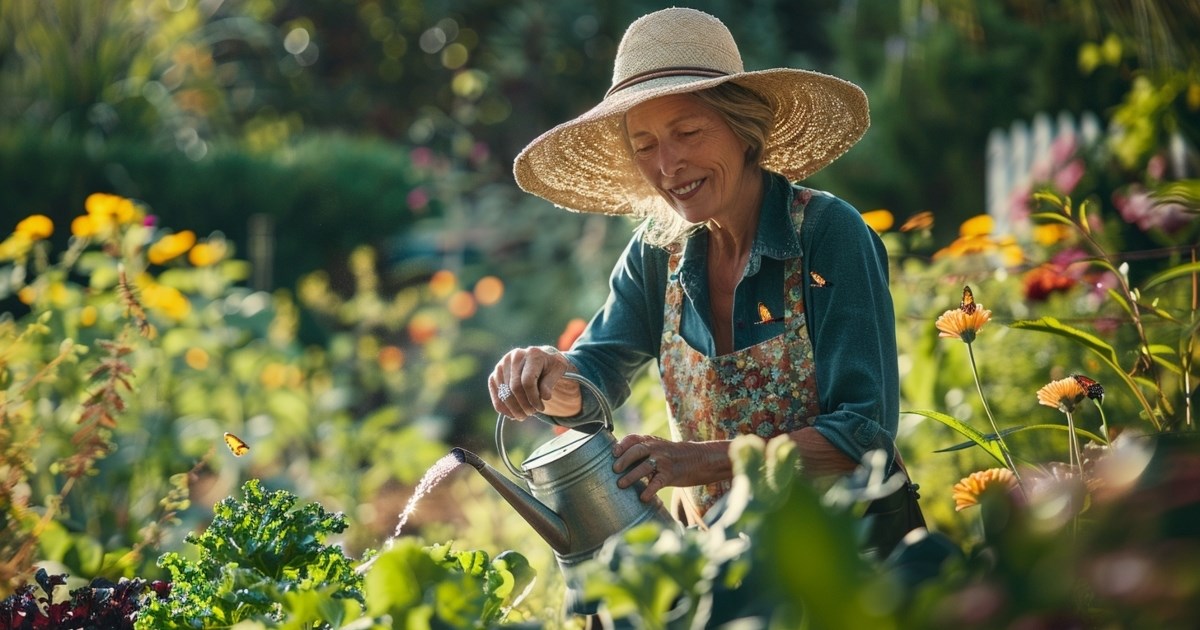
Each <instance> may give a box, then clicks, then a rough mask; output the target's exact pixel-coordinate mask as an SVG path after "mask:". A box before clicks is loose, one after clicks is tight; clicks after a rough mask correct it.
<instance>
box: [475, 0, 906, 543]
mask: <svg viewBox="0 0 1200 630" xmlns="http://www.w3.org/2000/svg"><path fill="white" fill-rule="evenodd" d="M868 125H869V117H868V113H867V100H866V96H865V95H864V94H863V92H862V90H861V89H859V88H858V87H857V86H855V85H853V84H851V83H848V82H846V81H843V80H841V79H837V78H834V77H830V76H826V75H822V74H818V73H815V72H809V71H804V70H795V69H773V70H764V71H757V72H746V71H744V70H743V66H742V61H741V56H740V54H739V52H738V50H737V46H736V44H735V43H734V41H733V39H732V36H731V35H730V33H729V31H728V30H727V29H726V28H725V26H724V25H723V24H722V23H721V22H720V21H718V20H717V19H716V18H714V17H712V16H710V15H707V14H705V13H701V12H699V11H695V10H691V9H666V10H663V11H658V12H656V13H652V14H649V15H647V16H644V17H642V18H640V19H639V20H637V21H636V22H634V23H633V24H632V25H631V26H630V27H629V29H628V30H627V31H626V33H625V36H624V38H623V39H622V41H621V44H620V46H619V48H618V51H617V58H616V65H615V71H614V73H613V83H612V87H611V88H610V89H609V91H608V93H607V94H606V95H605V97H604V100H603V101H602V102H601V103H600V104H599V105H597V106H596V107H594V108H593V109H592V110H590V111H588V112H586V113H584V114H583V115H581V116H579V117H578V118H576V119H575V120H572V121H570V122H567V123H564V124H562V125H559V126H558V127H555V128H554V129H552V130H550V131H549V132H547V133H545V134H544V135H542V136H541V137H539V138H537V139H536V140H534V141H533V142H532V143H531V144H530V145H529V146H528V147H526V149H525V150H524V151H523V152H522V153H521V154H520V155H519V156H518V157H517V160H516V165H515V169H514V170H515V175H516V179H517V182H518V184H519V185H520V186H521V187H522V188H523V189H524V190H526V191H528V192H530V193H533V194H535V195H538V196H540V197H543V198H545V199H547V200H549V201H551V202H553V203H554V204H556V205H558V206H561V207H563V208H566V209H569V210H574V211H580V212H600V213H606V214H626V215H629V214H632V215H635V216H639V217H644V218H645V220H644V221H643V222H642V224H641V226H640V227H639V229H638V230H637V231H636V232H635V234H634V235H633V238H632V240H631V241H630V242H629V244H628V246H627V247H626V249H625V251H624V254H623V255H622V257H621V259H620V260H619V262H618V263H617V265H616V267H615V268H614V269H613V272H612V275H611V281H610V288H611V293H610V295H609V297H608V300H607V302H606V303H605V304H604V306H603V308H601V309H600V311H599V312H598V313H596V315H595V317H593V318H592V320H591V322H590V323H589V324H588V326H587V329H586V330H585V331H584V333H583V334H582V336H580V338H579V339H578V340H577V341H576V342H575V344H574V346H573V347H572V348H571V349H570V351H568V352H561V353H560V352H558V351H556V350H555V349H554V348H552V347H546V346H534V347H528V348H518V349H515V350H512V351H510V352H508V353H507V354H506V355H505V356H504V357H503V358H502V359H500V361H499V362H498V363H497V365H496V367H495V369H494V370H493V372H492V374H491V376H490V377H489V388H490V391H491V395H492V403H493V405H494V406H495V408H496V410H497V411H498V412H499V413H501V414H504V415H506V416H509V417H511V418H515V419H524V418H527V417H529V416H531V415H533V414H544V415H547V416H556V417H558V419H559V420H560V421H561V422H562V423H564V424H569V425H574V424H579V423H581V422H586V421H588V420H591V419H595V418H596V417H597V415H596V414H597V405H596V404H595V403H594V401H590V397H584V396H581V390H580V387H579V383H578V381H575V380H573V379H565V378H562V376H563V374H564V373H566V372H577V373H579V374H580V375H582V376H584V377H586V378H587V379H588V380H590V381H592V382H593V383H595V384H596V385H597V386H598V388H599V389H600V390H601V391H602V392H604V394H605V395H606V396H607V398H608V399H609V401H610V402H611V403H612V404H613V405H614V406H616V405H619V404H621V403H622V402H624V400H625V399H626V398H627V397H628V395H629V391H630V390H629V382H630V380H631V379H632V378H633V377H634V376H635V375H636V373H637V372H638V370H639V369H640V368H642V367H643V366H645V365H646V363H648V362H649V361H652V360H657V362H658V367H659V370H660V372H661V376H662V378H661V382H662V384H663V387H664V389H665V394H666V400H667V403H668V407H669V411H670V417H671V428H672V434H673V437H674V439H672V440H665V439H661V438H659V437H655V436H650V435H628V436H626V437H625V438H623V439H622V440H621V441H620V443H619V444H618V446H617V453H616V454H617V455H618V458H617V460H616V464H615V467H616V469H617V472H623V473H624V475H623V477H622V478H621V481H620V484H621V485H622V486H623V487H625V486H628V485H630V484H632V483H633V482H634V481H636V480H637V479H640V478H647V479H648V487H647V489H646V490H645V492H644V493H643V496H642V498H643V500H644V501H655V500H657V499H656V495H657V492H658V491H660V490H662V489H663V488H664V487H669V486H673V487H677V488H679V489H686V490H685V491H683V492H677V494H680V495H682V496H683V499H684V500H682V501H681V506H682V508H683V510H682V511H683V512H684V513H685V515H686V518H687V520H688V521H690V522H693V523H699V522H701V521H702V519H703V518H704V516H705V514H706V513H707V512H708V511H709V510H710V509H711V508H713V506H714V504H716V503H717V501H718V499H720V497H721V496H722V495H723V494H724V493H725V492H726V491H728V489H729V487H730V481H731V478H732V467H731V463H730V458H729V453H728V446H729V442H730V441H731V440H732V439H733V438H735V437H737V436H738V435H743V434H755V435H759V436H761V437H764V438H771V437H774V436H777V435H781V434H785V433H786V434H788V435H790V436H791V437H792V439H794V440H795V441H796V443H797V445H798V448H799V452H800V454H801V458H802V460H803V463H804V466H803V469H804V474H806V475H811V476H813V477H822V476H830V475H839V474H844V473H848V472H850V471H852V470H854V469H855V467H856V466H857V465H858V463H859V461H860V459H861V458H862V456H863V455H864V454H865V453H866V452H868V451H871V450H874V449H882V450H884V451H886V452H887V453H888V454H889V460H888V461H889V462H891V463H890V464H889V467H896V468H898V467H899V459H898V457H897V455H896V447H895V443H894V441H893V438H894V436H895V433H896V425H897V419H898V409H897V408H898V398H899V394H898V391H899V385H898V374H897V361H896V340H895V322H894V314H893V309H892V301H891V296H890V294H889V292H888V285H887V283H888V277H887V255H886V252H885V251H884V247H883V244H882V242H881V241H880V240H879V238H878V236H877V235H876V234H875V233H874V232H873V231H871V229H870V228H868V227H867V226H866V224H865V223H864V222H863V220H862V218H861V216H860V214H859V213H858V212H857V211H856V210H855V209H854V208H853V207H851V206H850V205H848V204H847V203H846V202H844V201H842V200H840V199H838V198H837V197H834V196H832V195H830V194H828V193H824V192H820V191H816V190H812V189H808V188H805V187H802V186H800V185H797V184H794V183H792V182H794V181H796V180H801V179H803V178H805V177H807V176H809V175H811V174H812V173H814V172H815V171H817V170H819V169H820V168H822V167H824V166H825V165H827V164H829V163H830V162H832V161H833V160H834V159H836V158H837V157H838V156H840V155H841V154H842V153H844V152H845V151H846V150H847V149H849V148H850V147H851V145H853V144H854V143H855V142H856V141H858V139H859V138H860V137H861V136H862V135H863V133H864V132H865V131H866V129H867V126H868ZM880 501H881V502H888V503H887V504H886V505H885V504H883V503H881V504H880V505H879V506H874V507H873V510H872V511H873V512H881V511H895V512H896V513H897V514H907V515H909V516H910V517H912V516H913V515H914V514H915V517H914V518H915V519H916V522H912V521H911V519H910V518H903V519H902V520H903V522H902V523H900V524H899V525H897V524H896V523H895V522H893V523H890V524H886V525H885V524H882V523H881V525H880V526H878V527H876V530H877V533H876V534H875V535H874V540H872V541H871V542H872V543H873V544H874V545H875V546H877V547H879V548H880V549H881V550H883V551H885V552H886V550H887V549H890V548H891V547H892V546H893V545H894V543H895V542H897V541H898V539H899V537H900V536H902V535H903V533H904V531H907V528H908V527H911V526H913V525H915V524H920V516H919V510H918V509H916V507H915V506H916V503H915V495H914V493H912V491H911V487H907V486H906V488H905V489H904V490H902V491H901V492H900V493H898V494H897V495H896V496H894V497H889V498H886V499H881V500H880ZM914 511H915V512H914ZM879 520H881V521H883V520H886V519H879ZM885 530H886V531H885Z"/></svg>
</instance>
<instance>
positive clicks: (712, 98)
mask: <svg viewBox="0 0 1200 630" xmlns="http://www.w3.org/2000/svg"><path fill="white" fill-rule="evenodd" d="M692 94H693V95H694V96H695V97H696V98H697V99H699V101H700V102H701V103H703V104H704V105H706V106H707V107H710V108H712V110H713V111H715V112H717V114H718V115H719V116H720V117H721V118H722V119H723V120H724V121H725V122H726V124H728V125H729V128H730V129H732V130H733V133H734V135H736V136H737V137H738V138H739V139H740V140H742V141H743V142H745V143H746V145H747V149H746V164H747V165H755V166H761V160H762V155H763V149H764V148H765V147H766V146H767V136H768V135H770V133H771V129H772V127H773V125H774V122H775V110H774V109H773V108H772V107H771V104H770V103H769V102H767V100H766V99H765V98H763V97H762V96H760V95H759V94H758V93H757V92H755V91H753V90H749V89H747V88H744V87H742V86H740V85H737V84H736V83H733V82H731V81H727V82H725V83H721V84H718V85H715V86H713V87H710V88H707V89H704V90H698V91H696V92H692ZM631 151H632V149H631ZM630 159H632V153H631V156H630ZM640 214H641V215H642V216H644V217H645V221H644V222H643V224H642V227H643V236H642V238H643V240H644V241H645V242H646V244H648V245H655V246H658V247H666V246H668V245H671V244H674V243H679V242H682V241H683V240H684V239H686V238H687V237H688V236H689V235H691V233H692V232H694V231H695V230H696V229H697V228H699V227H700V226H699V225H697V224H694V223H688V222H687V221H684V220H683V217H680V216H679V214H678V213H677V212H675V210H674V209H673V208H671V206H670V204H669V203H667V201H666V200H665V199H662V198H658V199H655V200H654V201H653V202H652V203H651V204H649V207H647V206H645V205H643V206H641V212H640Z"/></svg>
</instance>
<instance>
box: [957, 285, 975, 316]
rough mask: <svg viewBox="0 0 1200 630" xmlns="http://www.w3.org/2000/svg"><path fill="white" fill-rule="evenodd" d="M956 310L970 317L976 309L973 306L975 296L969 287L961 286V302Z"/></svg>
mask: <svg viewBox="0 0 1200 630" xmlns="http://www.w3.org/2000/svg"><path fill="white" fill-rule="evenodd" d="M958 308H959V309H961V310H962V312H964V313H966V314H967V315H971V314H973V313H974V312H975V309H976V308H978V307H977V306H976V304H975V294H974V293H971V287H969V286H966V285H963V296H962V302H959V303H958Z"/></svg>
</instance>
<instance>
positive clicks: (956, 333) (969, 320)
mask: <svg viewBox="0 0 1200 630" xmlns="http://www.w3.org/2000/svg"><path fill="white" fill-rule="evenodd" d="M991 318H992V312H991V311H989V310H987V309H986V308H983V305H981V304H976V305H975V308H974V309H973V310H972V311H971V312H970V313H968V312H967V311H966V310H964V309H962V308H952V309H950V310H948V311H946V312H945V313H942V314H941V315H940V316H939V317H938V318H937V321H936V322H934V325H935V326H937V329H938V331H939V332H938V337H948V338H950V339H953V338H955V337H957V338H959V339H962V340H963V341H965V342H966V343H971V342H972V341H975V333H977V332H979V330H980V329H981V328H983V325H984V324H986V323H987V322H988V320H989V319H991Z"/></svg>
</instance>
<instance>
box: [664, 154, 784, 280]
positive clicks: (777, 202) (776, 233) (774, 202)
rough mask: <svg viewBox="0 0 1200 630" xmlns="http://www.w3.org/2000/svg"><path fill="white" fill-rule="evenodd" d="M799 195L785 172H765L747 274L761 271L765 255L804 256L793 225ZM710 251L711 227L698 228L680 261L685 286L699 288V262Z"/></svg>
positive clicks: (780, 256) (780, 257)
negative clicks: (792, 206) (697, 284)
mask: <svg viewBox="0 0 1200 630" xmlns="http://www.w3.org/2000/svg"><path fill="white" fill-rule="evenodd" d="M795 194H796V190H795V188H794V187H793V186H791V185H790V184H789V183H788V181H787V178H785V177H784V176H783V175H780V174H778V173H772V172H770V171H766V170H764V171H763V200H762V206H761V207H760V208H759V211H758V231H757V232H756V233H755V235H754V245H752V246H751V249H750V258H749V260H747V261H746V272H745V274H743V275H744V276H752V275H754V274H756V273H758V270H759V267H760V266H761V265H762V257H763V256H769V257H771V258H775V259H777V260H785V259H788V258H796V257H799V256H800V253H801V249H800V235H799V234H797V230H796V226H795V225H793V224H792V213H791V211H790V208H791V205H792V199H793V197H794V196H795ZM707 253H708V234H707V230H703V229H701V230H697V231H696V232H695V233H694V234H692V236H690V237H689V238H688V239H687V241H686V242H685V243H684V248H683V256H682V259H681V260H680V265H679V271H680V273H681V275H682V276H683V280H684V286H685V288H690V289H693V291H694V290H696V289H698V288H699V287H698V286H696V283H698V282H699V280H700V278H701V277H703V276H702V275H701V274H700V273H699V271H700V270H702V269H703V267H698V266H697V265H702V264H703V261H704V260H705V257H706V255H707ZM693 294H695V293H693Z"/></svg>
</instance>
